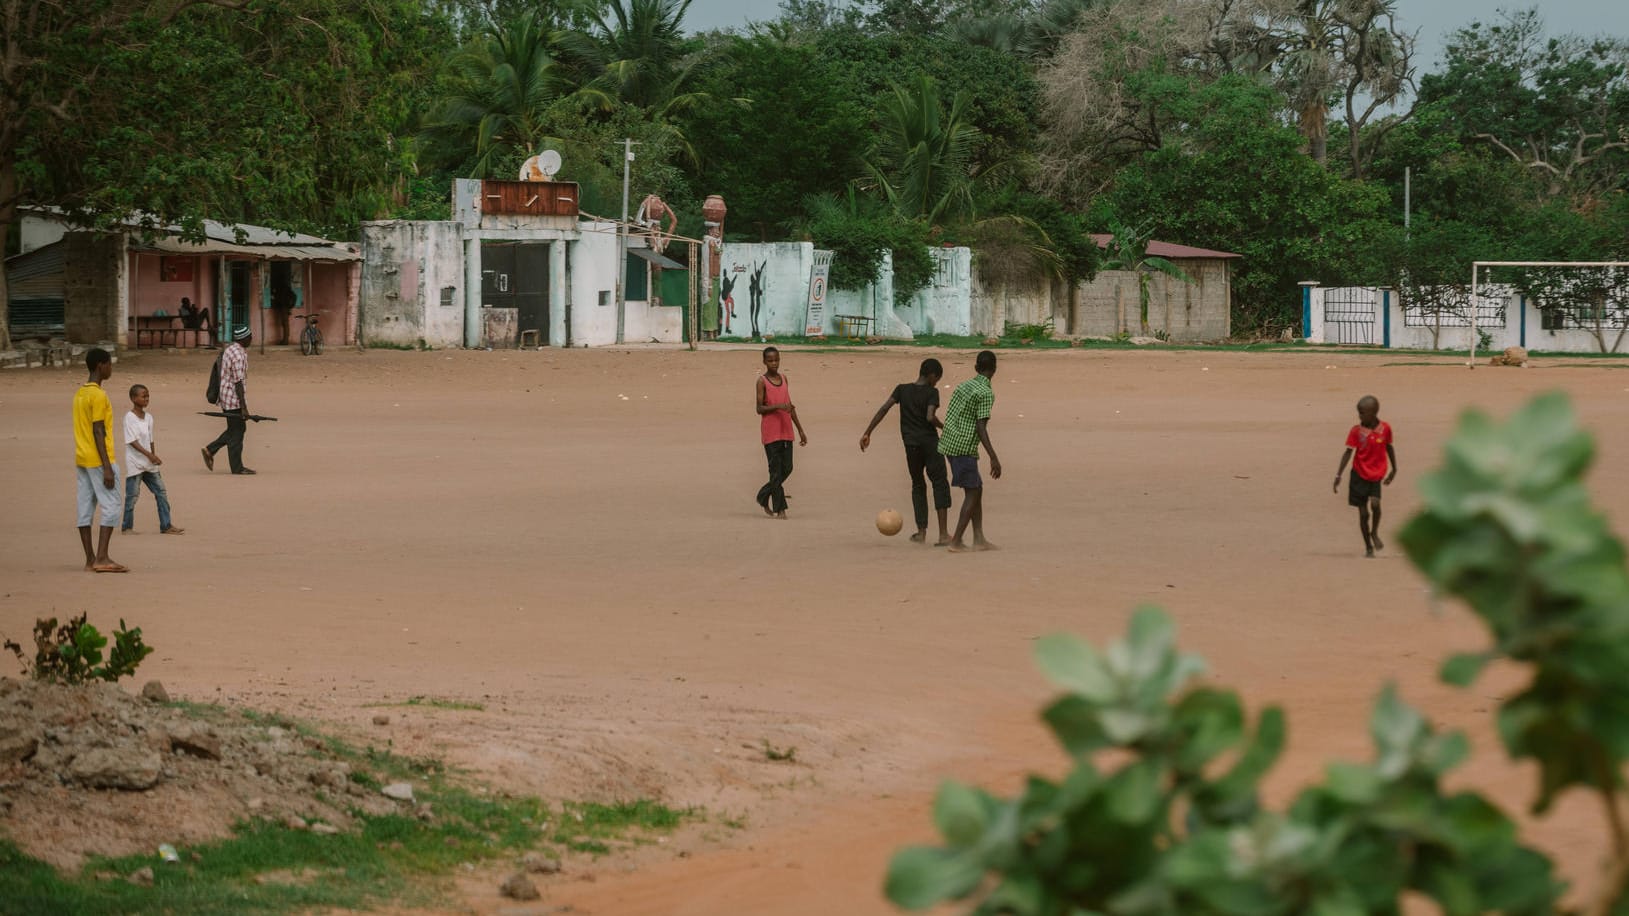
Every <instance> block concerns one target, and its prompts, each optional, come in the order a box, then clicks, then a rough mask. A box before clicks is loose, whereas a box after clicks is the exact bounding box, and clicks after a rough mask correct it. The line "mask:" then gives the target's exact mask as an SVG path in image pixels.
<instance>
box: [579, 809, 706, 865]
mask: <svg viewBox="0 0 1629 916" xmlns="http://www.w3.org/2000/svg"><path fill="white" fill-rule="evenodd" d="M699 815H700V812H699V811H698V810H697V809H695V808H684V809H682V810H681V809H676V808H669V807H667V806H666V805H662V804H659V803H657V802H654V801H650V800H649V799H643V798H642V799H639V800H637V801H631V802H617V803H615V804H610V805H602V804H599V803H598V802H566V803H565V804H564V805H562V806H561V815H560V825H559V827H558V828H557V829H556V830H555V832H554V836H553V841H554V842H555V843H558V844H559V845H561V846H564V847H565V848H567V849H570V850H571V851H573V852H586V853H589V854H591V855H596V856H602V855H605V854H606V853H609V852H610V851H611V849H612V846H613V844H616V843H632V844H634V845H643V844H645V843H649V842H652V840H653V839H654V837H653V834H668V833H672V832H673V831H674V830H676V829H677V828H678V827H679V825H680V824H683V823H684V822H685V821H686V820H689V819H691V818H694V817H698V816H699Z"/></svg>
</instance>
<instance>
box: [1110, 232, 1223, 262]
mask: <svg viewBox="0 0 1629 916" xmlns="http://www.w3.org/2000/svg"><path fill="white" fill-rule="evenodd" d="M1092 241H1094V242H1096V243H1097V247H1099V248H1104V249H1107V248H1108V247H1109V245H1110V244H1111V243H1112V242H1113V241H1114V236H1112V235H1109V234H1108V233H1106V232H1094V233H1092ZM1148 253H1149V254H1151V255H1153V256H1154V257H1156V258H1242V257H1244V255H1242V254H1234V253H1233V252H1231V251H1212V250H1210V249H1209V248H1195V247H1193V246H1192V245H1177V244H1174V243H1171V242H1154V241H1150V242H1149V243H1148Z"/></svg>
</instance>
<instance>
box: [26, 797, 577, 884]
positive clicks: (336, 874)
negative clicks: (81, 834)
mask: <svg viewBox="0 0 1629 916" xmlns="http://www.w3.org/2000/svg"><path fill="white" fill-rule="evenodd" d="M419 795H420V797H421V798H422V799H423V800H425V801H428V802H430V803H431V805H432V806H433V807H434V810H435V812H436V817H435V820H434V821H433V822H430V823H426V822H423V821H420V820H418V819H417V818H414V817H409V816H405V815H399V814H391V815H384V816H367V815H358V817H357V822H358V824H359V828H358V829H357V830H355V831H353V832H350V833H342V834H337V835H334V836H322V835H320V834H315V833H311V832H309V831H303V830H290V829H288V828H287V827H284V826H283V825H282V824H280V823H274V822H271V821H264V820H257V821H252V822H248V823H244V824H241V825H239V827H238V829H237V830H236V832H235V835H234V836H233V837H232V838H230V839H226V840H221V841H219V842H215V843H206V844H201V845H197V846H184V847H181V848H180V849H179V852H180V854H181V862H182V864H179V865H166V864H164V863H163V862H160V861H159V860H158V858H157V857H156V856H147V855H142V856H127V857H123V858H117V859H97V860H93V861H91V862H89V863H87V864H86V866H85V867H84V869H82V870H81V871H80V873H78V874H76V875H61V874H58V873H57V872H56V871H55V870H54V869H52V868H51V867H50V866H48V865H45V864H44V863H41V862H37V861H35V860H33V859H29V858H28V857H26V856H24V855H23V854H22V853H21V852H20V851H19V850H18V849H17V847H16V846H15V845H13V844H11V843H9V842H6V841H0V914H6V916H11V914H18V916H22V914H37V913H53V914H62V916H78V914H85V916H91V914H106V913H167V914H177V916H193V914H197V916H205V914H209V916H213V914H222V916H225V914H234V913H280V912H287V911H305V910H311V909H331V908H344V909H355V908H359V907H365V906H372V905H376V904H379V903H383V902H387V901H394V902H400V903H405V904H409V905H429V904H432V903H434V902H435V901H436V900H437V899H438V898H439V897H440V896H441V895H442V894H441V892H442V886H441V884H440V882H438V881H437V880H435V879H436V878H437V877H438V876H441V875H445V874H446V873H447V872H450V871H451V870H453V869H454V868H456V867H457V866H458V865H460V864H462V863H465V862H479V861H483V860H486V859H490V858H493V857H495V856H500V855H505V854H512V853H518V852H520V851H522V850H526V849H530V848H532V847H533V846H535V845H536V844H537V842H538V840H539V838H540V837H539V832H538V831H539V826H540V825H541V824H543V823H544V821H545V820H547V819H548V815H549V810H548V807H547V806H546V805H545V804H544V803H543V802H542V801H540V800H538V799H535V798H486V797H482V796H480V795H477V794H476V793H474V792H471V791H469V790H467V789H464V788H462V787H457V786H449V785H445V784H432V785H430V786H427V787H426V788H424V789H422V790H421V791H420V793H419ZM194 853H196V854H197V860H196V861H194V860H193V854H194ZM144 866H148V867H151V868H152V869H153V878H154V880H153V884H152V886H151V887H140V886H137V885H134V884H130V883H129V882H127V881H125V880H124V878H125V877H126V876H128V875H130V874H131V873H132V872H134V871H136V870H137V869H140V868H142V867H144ZM98 873H103V874H108V875H113V876H116V877H114V878H112V879H110V880H103V879H99V878H97V877H96V875H97V874H98ZM262 876H264V879H269V880H265V883H262V882H261V881H260V880H256V879H257V878H261V877H262Z"/></svg>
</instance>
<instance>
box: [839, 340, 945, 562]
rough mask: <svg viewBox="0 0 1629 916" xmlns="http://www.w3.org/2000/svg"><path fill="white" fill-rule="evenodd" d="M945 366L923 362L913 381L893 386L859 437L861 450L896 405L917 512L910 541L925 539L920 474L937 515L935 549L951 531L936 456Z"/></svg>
mask: <svg viewBox="0 0 1629 916" xmlns="http://www.w3.org/2000/svg"><path fill="white" fill-rule="evenodd" d="M944 374H945V370H944V367H943V366H941V365H939V361H938V360H936V359H924V360H922V368H921V371H920V374H918V375H917V377H916V381H914V382H906V383H905V384H902V385H895V386H894V390H893V392H892V393H891V394H889V395H888V400H886V401H883V402H882V406H881V407H879V408H877V415H876V416H874V417H872V418H871V425H870V426H867V427H866V428H865V432H864V433H863V434H862V435H861V436H860V451H862V452H863V451H865V450H866V447H867V446H869V445H870V444H871V431H872V430H874V429H876V428H877V424H878V423H881V422H882V418H883V417H885V416H887V415H888V409H889V408H890V407H893V406H894V405H895V404H898V405H899V437H900V438H901V439H903V440H904V442H905V465H906V467H907V468H909V469H910V472H911V507H912V508H913V509H915V510H916V533H915V534H913V535H911V540H913V541H916V542H917V543H919V544H920V543H924V542H926V541H927V539H928V485H927V482H926V481H924V480H923V479H922V476H923V473H924V472H925V473H926V474H927V479H928V480H931V481H932V482H933V507H934V508H935V509H936V510H938V513H939V541H938V543H936V544H934V546H935V547H943V546H945V545H946V544H949V543H950V529H949V527H948V525H947V523H946V517H945V516H946V513H947V512H948V511H949V509H950V481H949V480H947V479H946V476H945V459H944V457H943V456H941V455H940V454H939V433H938V430H939V429H940V428H942V427H943V426H944V423H943V422H941V421H940V419H939V417H938V412H939V379H941V378H943V377H944Z"/></svg>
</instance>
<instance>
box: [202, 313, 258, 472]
mask: <svg viewBox="0 0 1629 916" xmlns="http://www.w3.org/2000/svg"><path fill="white" fill-rule="evenodd" d="M253 338H254V335H253V333H251V332H250V330H249V329H248V328H247V327H242V328H238V330H237V332H236V333H234V334H233V335H232V342H231V343H230V344H228V345H227V347H226V349H225V350H224V351H222V353H221V355H220V358H219V359H217V360H216V361H215V366H216V369H215V370H212V372H211V375H210V379H209V391H208V392H207V393H206V396H207V395H208V394H214V395H216V397H210V398H209V402H210V403H211V404H218V405H219V406H220V408H221V412H222V413H225V414H226V415H227V417H226V431H225V432H223V433H221V434H220V435H219V436H217V437H216V438H215V441H214V442H211V443H209V444H208V445H206V446H204V449H203V452H204V467H206V468H209V469H210V470H211V471H213V470H215V453H216V452H218V451H220V450H221V449H222V448H223V447H224V448H225V449H226V457H227V459H228V460H230V462H231V464H232V473H234V474H253V473H254V471H253V470H250V469H249V468H246V467H244V466H243V434H244V433H245V432H246V431H247V430H248V428H249V420H248V417H249V398H248V396H247V395H246V394H244V391H243V386H244V384H245V383H246V382H247V381H248V379H249V351H248V350H246V349H245V348H246V347H247V346H248V345H249V342H250V341H251V340H252V339H253Z"/></svg>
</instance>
